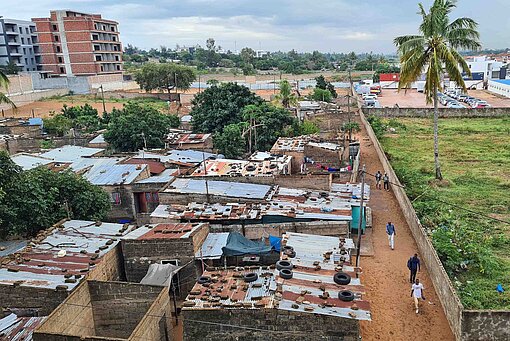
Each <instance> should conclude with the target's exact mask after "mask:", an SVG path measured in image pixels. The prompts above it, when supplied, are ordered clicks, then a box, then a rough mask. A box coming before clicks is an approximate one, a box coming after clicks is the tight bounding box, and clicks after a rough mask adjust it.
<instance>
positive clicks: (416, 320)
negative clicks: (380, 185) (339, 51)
mask: <svg viewBox="0 0 510 341" xmlns="http://www.w3.org/2000/svg"><path fill="white" fill-rule="evenodd" d="M360 126H362V124H361V122H360ZM361 137H362V149H361V150H362V160H363V162H364V163H365V164H366V167H367V172H369V173H371V174H375V172H376V171H377V170H382V165H381V163H380V161H379V158H378V156H377V154H376V151H375V148H374V146H373V145H372V143H371V142H370V141H369V140H368V137H367V135H366V132H365V131H364V130H363V131H362V132H361ZM390 180H391V179H390ZM367 181H368V183H369V184H370V186H371V190H372V191H371V198H370V206H371V207H372V212H373V228H372V229H373V231H372V235H371V237H372V238H371V239H372V243H373V248H374V256H373V257H362V258H361V260H360V266H361V267H362V268H363V275H362V282H363V283H364V285H365V287H366V289H367V294H366V296H365V298H366V299H367V300H368V301H369V302H370V304H371V311H372V321H371V322H362V323H361V334H362V337H363V341H371V340H384V341H386V340H391V341H408V340H416V341H434V340H442V341H449V340H454V337H453V334H452V332H451V330H450V326H449V324H448V321H447V320H446V316H445V314H444V312H443V309H442V307H441V303H440V302H439V300H438V297H437V295H436V292H435V291H434V287H433V286H432V282H431V281H430V277H429V275H428V272H427V269H426V264H422V270H421V272H419V273H418V276H417V278H418V279H420V281H421V282H422V283H423V285H424V287H425V291H424V294H425V297H426V298H427V300H426V301H421V302H420V305H421V311H420V313H419V314H416V313H415V311H414V304H413V301H412V298H411V297H410V293H411V284H410V283H409V270H408V269H407V266H406V264H407V260H408V259H409V257H411V256H412V255H413V254H414V253H416V252H417V247H416V243H415V241H414V239H413V237H412V235H411V231H410V230H409V227H408V226H407V224H406V222H405V218H404V217H403V215H402V212H401V210H400V208H399V206H398V203H397V201H396V199H395V197H394V196H393V193H392V192H386V191H383V190H376V189H375V180H374V179H373V178H372V177H370V176H369V177H368V179H367ZM388 221H391V222H393V223H394V224H395V227H396V237H395V250H391V249H390V248H389V246H388V238H387V236H386V231H385V226H386V223H387V222H388ZM429 302H430V303H429Z"/></svg>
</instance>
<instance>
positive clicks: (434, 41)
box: [394, 0, 481, 180]
mask: <svg viewBox="0 0 510 341" xmlns="http://www.w3.org/2000/svg"><path fill="white" fill-rule="evenodd" d="M456 5H457V1H456V0H434V4H433V5H432V7H431V8H430V10H429V12H428V13H427V12H426V11H425V8H424V7H423V5H422V4H419V8H420V11H419V14H421V16H422V23H421V24H420V27H419V31H420V34H419V35H408V36H401V37H397V38H395V41H394V42H395V45H396V46H397V48H398V52H399V54H400V63H401V72H400V82H399V90H400V89H402V88H407V87H409V86H410V85H411V83H413V82H414V81H416V79H418V77H419V76H420V75H421V74H422V72H423V70H426V71H425V72H426V77H425V90H424V92H425V96H426V101H427V103H431V102H433V103H434V163H435V169H436V179H438V180H441V179H443V175H442V173H441V165H440V163H439V136H438V135H439V130H438V120H439V114H438V99H437V92H438V91H439V90H441V89H442V87H441V79H442V76H443V68H444V69H445V70H446V72H447V73H448V75H449V76H450V79H451V80H452V81H454V82H455V83H456V84H457V86H460V87H462V88H463V89H464V91H466V84H465V83H464V79H463V78H462V73H461V70H462V71H463V72H465V73H466V74H468V75H470V74H471V71H470V69H469V67H468V65H467V63H466V61H465V60H464V58H463V57H462V56H461V55H460V53H459V52H457V49H469V50H478V49H480V48H481V44H480V42H479V37H480V35H479V33H478V31H477V28H478V24H477V23H476V21H474V20H473V19H471V18H458V19H456V20H454V21H452V22H450V18H449V14H450V13H451V12H452V10H453V9H454V8H455V7H456Z"/></svg>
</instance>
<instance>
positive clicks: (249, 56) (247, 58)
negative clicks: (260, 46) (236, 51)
mask: <svg viewBox="0 0 510 341" xmlns="http://www.w3.org/2000/svg"><path fill="white" fill-rule="evenodd" d="M240 55H241V59H242V61H243V62H244V64H253V61H254V60H255V51H254V50H253V49H252V48H250V47H245V48H243V49H242V50H241V53H240Z"/></svg>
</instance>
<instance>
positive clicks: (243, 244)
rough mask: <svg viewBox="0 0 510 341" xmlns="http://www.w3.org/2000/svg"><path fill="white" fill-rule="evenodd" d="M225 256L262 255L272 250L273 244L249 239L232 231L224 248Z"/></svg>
mask: <svg viewBox="0 0 510 341" xmlns="http://www.w3.org/2000/svg"><path fill="white" fill-rule="evenodd" d="M222 250H223V255H224V256H242V255H248V254H250V255H261V254H266V253H269V252H271V250H272V246H270V245H266V244H264V243H263V242H260V241H253V240H249V239H248V238H246V237H244V236H243V235H241V234H240V233H238V232H231V233H230V234H229V236H228V239H227V245H225V246H224V247H223V248H222Z"/></svg>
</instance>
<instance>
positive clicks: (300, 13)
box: [2, 0, 510, 52]
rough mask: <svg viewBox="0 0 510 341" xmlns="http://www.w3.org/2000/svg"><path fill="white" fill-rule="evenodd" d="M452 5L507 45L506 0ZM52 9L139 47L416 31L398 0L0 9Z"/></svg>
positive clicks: (386, 36)
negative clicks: (72, 13) (111, 27)
mask: <svg viewBox="0 0 510 341" xmlns="http://www.w3.org/2000/svg"><path fill="white" fill-rule="evenodd" d="M423 2H424V4H425V6H426V7H427V6H429V5H430V4H431V3H432V0H423ZM458 6H459V7H458V9H457V10H456V11H455V12H454V16H455V17H458V16H470V17H473V18H475V19H476V20H478V21H479V23H480V33H481V36H482V42H483V43H484V45H485V46H487V47H492V48H495V47H506V46H505V45H506V44H507V41H508V39H507V38H508V34H507V32H509V31H510V21H509V20H507V18H506V16H507V13H508V12H509V11H510V1H508V0H485V1H483V2H482V1H479V0H459V2H458ZM59 8H71V9H73V10H77V11H83V12H88V13H101V14H102V15H103V17H105V18H108V19H113V20H117V21H118V22H119V23H120V31H121V38H122V41H123V43H124V44H128V43H130V44H134V45H137V46H139V47H143V48H151V47H158V46H160V45H166V46H174V45H175V44H180V45H183V44H184V45H195V44H202V45H204V44H205V40H206V39H207V38H209V37H213V38H215V39H216V41H217V44H218V45H221V46H223V47H225V48H228V49H231V50H233V49H234V48H235V46H237V48H238V49H240V48H242V47H244V46H251V47H253V48H256V49H258V48H259V46H260V47H261V48H263V49H268V50H284V51H288V50H291V49H296V50H298V51H312V50H320V51H339V52H349V51H352V50H354V51H357V52H362V51H365V52H368V51H374V52H393V51H394V50H395V48H394V46H393V43H392V41H393V38H394V37H395V36H398V35H404V34H412V33H414V32H416V30H417V27H418V24H419V20H420V18H419V16H418V15H417V14H416V12H417V10H418V6H417V2H416V1H405V0H379V1H373V0H356V1H354V0H321V1H310V0H257V1H253V0H152V1H147V0H27V1H25V2H10V3H9V6H6V8H2V12H3V13H2V15H4V16H5V17H6V18H16V19H25V20H26V19H30V18H32V17H44V16H48V14H49V11H50V10H51V9H59ZM494 9H497V10H494Z"/></svg>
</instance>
